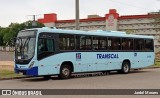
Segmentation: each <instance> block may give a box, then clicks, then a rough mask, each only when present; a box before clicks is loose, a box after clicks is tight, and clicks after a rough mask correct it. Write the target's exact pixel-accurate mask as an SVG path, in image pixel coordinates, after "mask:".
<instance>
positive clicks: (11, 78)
mask: <svg viewBox="0 0 160 98" xmlns="http://www.w3.org/2000/svg"><path fill="white" fill-rule="evenodd" d="M31 77H33V76H22V77H10V78H0V81H1V80H13V79H24V78H31Z"/></svg>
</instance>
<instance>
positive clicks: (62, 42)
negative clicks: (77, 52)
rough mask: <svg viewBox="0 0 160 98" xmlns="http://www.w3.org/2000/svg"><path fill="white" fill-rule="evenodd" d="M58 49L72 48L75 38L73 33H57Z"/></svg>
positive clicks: (73, 47)
mask: <svg viewBox="0 0 160 98" xmlns="http://www.w3.org/2000/svg"><path fill="white" fill-rule="evenodd" d="M59 49H60V50H74V49H75V38H74V35H69V34H65V35H64V34H62V35H61V34H60V35H59Z"/></svg>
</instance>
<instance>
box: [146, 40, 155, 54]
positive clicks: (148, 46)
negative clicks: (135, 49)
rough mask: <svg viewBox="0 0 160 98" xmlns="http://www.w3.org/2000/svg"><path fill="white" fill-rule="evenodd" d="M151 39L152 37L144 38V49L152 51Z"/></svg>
mask: <svg viewBox="0 0 160 98" xmlns="http://www.w3.org/2000/svg"><path fill="white" fill-rule="evenodd" d="M153 49H154V48H153V40H152V39H146V40H145V50H147V51H153Z"/></svg>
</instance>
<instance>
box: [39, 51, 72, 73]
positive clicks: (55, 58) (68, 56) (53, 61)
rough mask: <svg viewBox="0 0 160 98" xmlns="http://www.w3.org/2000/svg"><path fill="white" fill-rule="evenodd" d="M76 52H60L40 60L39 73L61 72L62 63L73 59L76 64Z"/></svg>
mask: <svg viewBox="0 0 160 98" xmlns="http://www.w3.org/2000/svg"><path fill="white" fill-rule="evenodd" d="M74 54H75V53H59V54H55V55H52V56H49V57H46V58H44V59H42V60H40V61H39V75H51V74H59V72H60V67H61V64H62V63H63V62H65V61H71V62H72V63H73V65H74V61H75V59H74V57H75V55H74Z"/></svg>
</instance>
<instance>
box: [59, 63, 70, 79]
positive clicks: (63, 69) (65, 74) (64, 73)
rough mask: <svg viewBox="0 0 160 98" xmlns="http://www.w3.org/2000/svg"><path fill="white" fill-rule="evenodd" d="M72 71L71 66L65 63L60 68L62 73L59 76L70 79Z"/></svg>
mask: <svg viewBox="0 0 160 98" xmlns="http://www.w3.org/2000/svg"><path fill="white" fill-rule="evenodd" d="M71 73H72V72H71V67H70V66H69V65H67V64H64V65H62V66H61V68H60V74H59V75H58V77H59V78H60V79H69V78H70V77H71Z"/></svg>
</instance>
